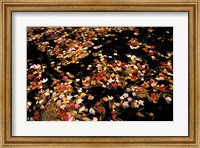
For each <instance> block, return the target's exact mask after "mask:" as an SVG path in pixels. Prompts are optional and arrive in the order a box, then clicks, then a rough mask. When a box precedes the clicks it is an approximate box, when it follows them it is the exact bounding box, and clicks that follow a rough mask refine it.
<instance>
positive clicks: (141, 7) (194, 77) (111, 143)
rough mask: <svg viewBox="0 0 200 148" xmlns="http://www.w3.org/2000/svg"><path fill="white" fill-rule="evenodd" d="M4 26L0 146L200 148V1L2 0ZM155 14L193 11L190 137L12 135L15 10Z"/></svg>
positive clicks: (1, 25)
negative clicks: (13, 16)
mask: <svg viewBox="0 0 200 148" xmlns="http://www.w3.org/2000/svg"><path fill="white" fill-rule="evenodd" d="M0 5H1V7H0V8H1V13H0V17H1V23H0V32H1V35H0V47H1V48H0V66H1V73H0V82H1V87H0V88H1V89H0V90H1V92H0V111H1V112H0V115H1V120H0V131H1V132H0V133H1V134H0V146H1V147H94V146H99V147H122V146H123V147H143V148H146V147H152V148H153V147H185V148H186V147H187V148H195V147H196V148H197V147H200V127H199V117H198V115H200V107H199V106H200V104H199V102H200V101H199V97H200V96H199V90H200V87H199V80H200V79H199V75H198V74H199V72H200V68H199V66H200V65H199V63H200V58H199V52H200V42H199V38H200V23H199V22H200V21H199V17H200V15H199V14H200V9H199V5H200V1H199V0H170V1H167V0H141V1H135V0H124V1H115V0H109V1H106V0H101V1H94V0H74V1H71V0H44V1H40V0H28V1H27V0H1V1H0ZM38 11H40V12H41V11H42V12H48V11H54V12H61V11H72V12H73V11H136V12H143V11H150V12H160V11H162V12H188V16H189V42H188V43H189V84H188V85H189V101H188V102H189V121H188V122H189V136H185V137H30V136H28V137H18V136H17V137H14V136H12V134H11V131H12V128H11V123H12V119H11V116H12V115H11V113H12V112H11V107H12V102H11V90H12V89H11V88H12V83H11V82H12V79H11V72H12V71H11V66H12V65H11V63H12V62H11V60H12V59H11V57H12V56H11V52H12V44H11V36H12V30H11V28H12V21H11V19H12V12H38Z"/></svg>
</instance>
